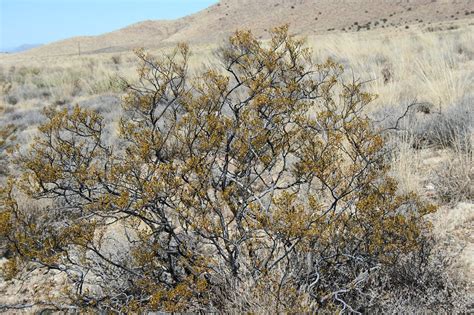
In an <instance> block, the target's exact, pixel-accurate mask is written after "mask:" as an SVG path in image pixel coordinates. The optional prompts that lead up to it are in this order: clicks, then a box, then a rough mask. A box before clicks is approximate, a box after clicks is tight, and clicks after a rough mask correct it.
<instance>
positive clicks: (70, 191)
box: [0, 27, 434, 312]
mask: <svg viewBox="0 0 474 315" xmlns="http://www.w3.org/2000/svg"><path fill="white" fill-rule="evenodd" d="M189 55H190V52H189V49H188V47H187V46H186V45H179V46H178V47H177V48H176V50H175V51H174V52H173V53H172V54H170V55H167V56H164V57H160V58H156V57H153V56H151V55H149V54H147V53H146V52H144V51H143V50H139V51H137V56H138V58H139V60H140V66H139V68H138V75H139V79H140V80H139V82H140V83H139V84H138V85H130V86H128V91H129V93H128V95H127V96H126V97H125V98H124V104H123V109H124V115H123V117H122V119H121V120H120V124H119V129H120V139H119V143H120V145H116V146H110V145H107V144H106V142H105V141H104V128H105V122H104V120H103V118H102V117H101V116H100V115H98V114H97V113H95V112H93V111H89V110H86V109H82V108H80V107H75V108H74V109H73V110H72V111H71V112H67V111H65V110H64V111H59V112H56V111H52V110H48V111H46V116H47V117H48V122H46V123H45V124H43V125H42V126H41V127H40V128H39V131H40V135H39V136H38V138H37V139H36V141H35V142H34V144H33V145H32V147H31V149H30V151H29V152H28V153H26V154H23V155H21V156H19V157H18V158H17V163H18V164H19V166H20V167H21V170H22V171H23V174H22V176H21V178H20V179H18V180H12V181H11V182H10V186H9V187H10V188H7V189H6V194H5V195H6V197H5V198H3V203H2V208H1V211H2V212H1V218H2V219H1V220H2V222H1V223H0V226H1V227H2V231H1V233H2V235H4V236H5V237H6V238H8V239H9V241H10V243H11V247H12V250H13V251H16V252H17V253H18V254H19V257H21V259H23V260H34V261H36V262H40V263H41V264H42V265H46V266H49V267H51V268H56V269H59V270H62V271H65V272H67V274H68V275H69V276H70V278H71V281H72V282H73V283H75V286H74V287H71V291H74V294H73V295H71V296H74V301H72V302H71V303H76V304H77V305H78V306H80V307H82V308H91V309H102V310H109V311H117V312H137V311H145V310H162V311H169V312H175V311H226V310H230V309H233V310H239V311H255V310H258V309H259V308H258V307H257V305H258V303H259V302H258V301H251V302H246V303H243V304H241V305H239V306H235V304H233V303H235V301H233V300H232V294H233V292H232V290H233V288H235V287H241V286H242V284H243V283H246V285H248V292H252V294H253V295H255V296H260V298H261V300H262V302H263V301H266V302H265V303H270V302H268V301H272V302H271V303H273V304H272V305H273V306H272V309H273V311H276V312H279V311H286V312H308V311H321V310H333V311H335V310H356V309H358V308H360V307H362V306H363V305H361V303H362V304H363V302H361V301H363V297H364V296H366V293H367V292H371V283H372V282H371V281H372V280H373V278H372V276H371V273H372V274H376V273H375V271H377V270H379V269H383V268H386V267H388V266H391V265H393V264H395V263H396V262H397V261H398V260H399V259H400V257H402V256H403V255H405V254H408V253H411V252H416V251H418V250H419V246H420V242H419V239H420V235H421V233H422V230H423V229H424V224H423V217H424V216H425V215H426V214H428V213H430V212H432V211H434V208H433V207H431V206H429V205H426V204H424V203H422V202H421V201H420V200H419V199H418V197H417V196H416V195H414V194H407V195H397V193H396V191H397V189H396V188H397V184H396V182H395V181H394V180H393V179H391V178H390V177H389V176H388V170H389V169H388V168H389V167H388V164H387V160H386V152H385V149H384V135H383V134H380V133H378V132H377V131H376V130H375V129H374V127H373V124H372V122H371V121H370V119H368V118H367V117H366V115H365V114H364V108H365V107H366V106H367V105H368V104H369V103H370V102H371V101H372V100H373V99H374V96H373V95H371V94H368V93H366V92H364V90H363V86H362V84H361V83H360V82H358V81H355V80H354V81H351V82H344V81H343V80H342V78H341V76H342V73H343V68H342V67H341V66H340V65H339V64H337V63H335V62H333V61H332V60H327V61H325V62H323V63H315V62H314V60H313V59H312V53H311V50H309V49H308V48H306V47H305V45H304V41H303V40H299V39H295V38H293V37H291V36H290V35H289V34H288V29H287V27H280V28H277V29H275V30H274V31H273V33H272V40H271V41H270V42H268V43H261V42H259V41H258V40H257V39H256V38H255V37H254V36H253V35H252V33H251V32H248V31H239V32H237V33H235V35H233V36H232V37H231V38H230V40H229V42H228V43H227V45H226V46H224V47H223V48H222V49H220V50H219V51H218V56H219V59H220V61H221V64H222V68H221V69H208V70H206V71H203V72H202V73H200V74H199V75H197V76H195V77H194V78H190V77H189V76H188V74H187V60H188V58H189ZM13 186H15V187H17V188H18V189H21V190H22V191H23V192H24V193H27V194H28V195H29V196H30V197H31V198H33V199H35V198H36V199H43V198H50V199H52V200H53V201H54V202H53V204H52V206H51V207H50V208H48V209H43V210H38V211H36V212H35V213H28V209H21V207H18V205H17V203H16V202H15V194H14V193H13V191H12V189H13ZM111 231H113V233H115V234H116V236H117V234H120V233H121V234H123V238H122V241H121V245H120V246H119V247H118V249H116V250H114V248H110V244H109V245H107V244H108V243H107V242H108V241H107V240H108V239H109V236H108V235H109V234H110V233H111ZM123 231H125V232H123ZM86 275H88V276H86ZM94 288H95V289H94ZM97 288H100V289H97ZM371 303H372V301H371Z"/></svg>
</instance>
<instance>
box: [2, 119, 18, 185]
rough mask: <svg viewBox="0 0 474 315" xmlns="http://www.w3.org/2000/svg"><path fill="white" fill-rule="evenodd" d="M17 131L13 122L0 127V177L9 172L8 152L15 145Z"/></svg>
mask: <svg viewBox="0 0 474 315" xmlns="http://www.w3.org/2000/svg"><path fill="white" fill-rule="evenodd" d="M15 131H16V127H15V126H14V125H13V124H9V125H6V126H1V127H0V179H1V177H2V176H5V175H6V174H7V173H8V166H7V158H6V153H7V150H8V149H11V148H12V146H13V141H14V140H15Z"/></svg>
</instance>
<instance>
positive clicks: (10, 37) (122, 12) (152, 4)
mask: <svg viewBox="0 0 474 315" xmlns="http://www.w3.org/2000/svg"><path fill="white" fill-rule="evenodd" d="M0 3H1V5H0V51H2V50H3V51H4V50H8V49H13V48H16V47H18V46H20V45H23V44H45V43H49V42H53V41H57V40H60V39H65V38H68V37H72V36H78V35H98V34H102V33H105V32H110V31H113V30H116V29H119V28H121V27H125V26H127V25H130V24H132V23H135V22H139V21H143V20H158V19H174V18H178V17H181V16H185V15H187V14H190V13H194V12H197V11H199V10H201V9H204V8H206V7H208V6H210V5H211V4H213V3H217V0H0Z"/></svg>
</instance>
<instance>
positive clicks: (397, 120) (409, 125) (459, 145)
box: [372, 97, 474, 154]
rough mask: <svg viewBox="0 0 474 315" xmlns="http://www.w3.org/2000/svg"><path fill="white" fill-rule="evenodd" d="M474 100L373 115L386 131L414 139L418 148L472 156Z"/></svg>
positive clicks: (418, 104)
mask: <svg viewBox="0 0 474 315" xmlns="http://www.w3.org/2000/svg"><path fill="white" fill-rule="evenodd" d="M472 100H473V99H472V97H465V98H463V99H461V100H460V101H459V102H458V103H456V104H452V105H451V106H449V107H447V108H446V109H443V110H442V109H440V108H437V107H436V106H435V105H433V104H431V103H428V102H412V103H410V104H409V105H406V106H404V108H401V109H400V106H387V107H385V108H382V109H381V110H379V111H377V112H375V113H373V114H372V116H373V117H374V119H375V120H377V121H378V122H379V125H380V126H381V127H382V128H384V129H391V130H395V131H398V132H402V134H403V135H406V136H408V137H409V138H413V142H414V146H415V147H416V148H429V147H432V148H437V149H446V148H448V149H451V150H454V151H460V152H464V153H467V154H472V132H473V127H474V125H473V121H474V119H473V110H472Z"/></svg>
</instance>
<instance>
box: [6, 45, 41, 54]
mask: <svg viewBox="0 0 474 315" xmlns="http://www.w3.org/2000/svg"><path fill="white" fill-rule="evenodd" d="M41 45H42V44H24V45H21V46H18V47H15V48H10V49H5V50H4V51H2V52H3V53H18V52H23V51H27V50H30V49H33V48H36V47H39V46H41Z"/></svg>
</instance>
